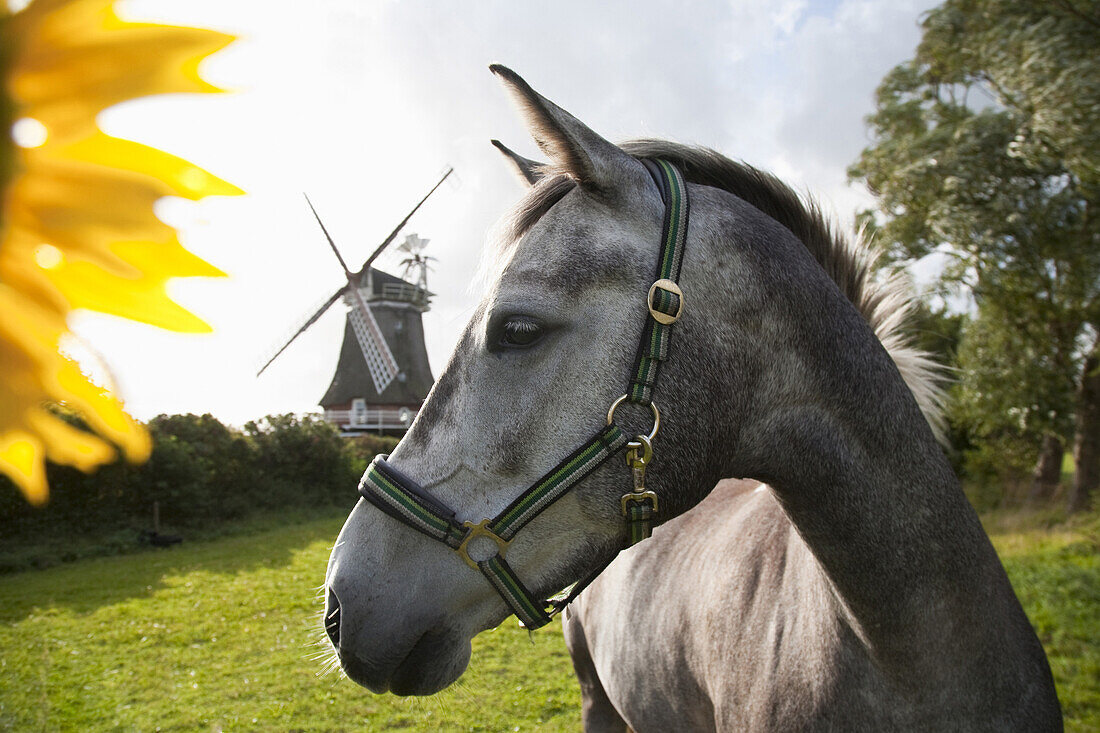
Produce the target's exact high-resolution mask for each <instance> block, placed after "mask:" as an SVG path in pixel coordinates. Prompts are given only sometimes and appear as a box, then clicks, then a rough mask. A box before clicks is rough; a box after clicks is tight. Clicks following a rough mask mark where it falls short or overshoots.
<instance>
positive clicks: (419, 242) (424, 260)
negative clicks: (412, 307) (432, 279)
mask: <svg viewBox="0 0 1100 733" xmlns="http://www.w3.org/2000/svg"><path fill="white" fill-rule="evenodd" d="M430 241H431V240H430V239H424V238H422V237H420V236H418V235H416V234H410V235H409V236H407V237H405V241H404V242H402V243H401V244H399V245H397V251H398V252H402V253H404V254H406V255H408V257H406V258H405V259H403V260H401V266H402V267H404V268H405V271H404V272H403V273H402V274H401V278H402V279H403V280H406V281H407V280H408V279H409V276H410V275H412V274H414V273H415V275H416V286H417V287H421V288H424V289H425V290H427V289H428V270H429V269H431V268H430V267H429V265H428V262H429V261H435V257H428V256H425V255H424V254H423V252H424V249H425V248H426V247H427V246H428V242H430Z"/></svg>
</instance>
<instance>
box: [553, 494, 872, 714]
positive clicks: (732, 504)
mask: <svg viewBox="0 0 1100 733" xmlns="http://www.w3.org/2000/svg"><path fill="white" fill-rule="evenodd" d="M566 633H567V639H568V640H570V647H571V649H570V650H571V653H573V655H574V661H575V664H576V662H577V658H578V657H582V658H583V663H584V664H585V665H587V669H588V670H589V672H590V673H594V674H595V675H597V676H598V678H599V681H600V683H601V686H602V688H601V689H602V690H603V691H604V692H605V693H606V696H607V698H608V700H609V701H610V702H611V703H612V704H613V705H614V706H615V708H616V710H618V711H619V713H620V714H621V715H622V716H623V717H624V718H625V720H626V721H628V722H630V723H631V724H632V725H633V726H634V727H635V728H636V729H648V728H650V727H653V728H657V729H659V728H661V727H662V726H670V727H671V728H682V727H684V726H686V725H688V724H690V727H692V729H699V730H706V729H708V728H715V727H717V728H718V729H723V730H733V729H745V728H757V729H759V728H781V727H784V726H790V727H795V728H801V727H806V726H807V724H811V723H812V718H813V716H814V715H816V714H817V713H816V711H818V710H820V709H821V705H822V703H824V702H825V701H826V700H829V699H830V697H831V695H832V694H833V691H834V690H835V689H836V687H837V686H836V685H835V684H834V678H835V676H836V674H837V671H838V670H844V669H848V668H850V669H852V670H856V669H858V668H859V667H860V660H861V659H862V661H863V662H866V656H865V655H862V656H861V652H860V649H859V646H860V642H859V639H858V637H857V635H856V634H854V633H853V631H852V630H851V628H850V627H849V626H848V625H847V623H846V620H845V618H844V610H843V607H842V606H841V604H840V603H839V602H838V600H837V598H836V596H835V594H834V593H833V592H832V589H831V587H830V586H829V584H828V582H827V580H826V579H825V578H824V575H823V574H822V572H821V570H820V567H819V566H818V565H817V563H816V561H814V559H813V556H812V555H811V554H810V552H809V550H808V549H807V548H806V546H805V543H803V542H802V541H801V539H800V538H799V537H798V535H797V533H796V532H795V530H794V528H793V526H792V525H791V524H790V522H789V520H788V519H787V518H786V515H785V514H784V513H783V511H782V509H781V508H780V507H779V505H778V502H777V501H776V500H775V498H774V496H773V495H772V493H771V492H770V491H769V490H768V489H767V487H764V486H761V485H760V484H759V483H758V482H755V481H734V480H726V481H723V482H720V483H719V484H718V486H717V487H716V488H715V490H714V491H713V492H712V493H711V494H710V495H709V496H708V497H707V498H706V499H705V500H704V501H703V502H701V503H700V504H699V505H698V506H697V507H696V508H694V509H692V510H691V511H689V512H687V513H685V514H684V515H682V516H680V517H678V518H676V519H674V520H671V521H669V522H667V523H666V524H664V525H662V526H661V527H660V528H658V529H657V531H656V532H654V535H653V537H652V538H651V539H650V540H648V541H646V542H644V543H642V544H640V545H638V546H637V547H635V548H632V549H631V550H628V551H626V552H624V553H622V555H620V557H619V558H618V559H616V561H615V562H614V563H612V565H611V566H610V567H609V568H608V569H607V571H605V572H604V574H603V575H601V577H600V579H599V580H597V581H596V582H595V583H594V584H593V585H592V586H591V587H590V588H589V589H588V590H587V591H585V592H584V593H583V594H582V595H581V597H580V598H579V599H578V602H577V603H576V604H575V607H574V608H572V609H571V612H570V614H569V617H568V619H567V621H566ZM844 645H848V646H852V647H854V648H852V649H846V648H842V647H843V646H844ZM841 657H844V658H847V664H841V665H840V666H837V665H836V662H837V661H838V658H841ZM811 727H812V725H811ZM671 728H670V729H671Z"/></svg>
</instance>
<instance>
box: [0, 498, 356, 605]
mask: <svg viewBox="0 0 1100 733" xmlns="http://www.w3.org/2000/svg"><path fill="white" fill-rule="evenodd" d="M337 512H338V513H337ZM345 516H346V511H344V510H334V511H333V512H332V513H330V514H329V516H326V517H324V518H321V519H317V518H312V519H309V520H306V521H303V520H301V518H299V517H297V516H290V517H284V518H282V521H279V519H278V518H274V517H268V518H265V520H264V521H260V522H259V523H257V522H253V523H251V524H250V525H248V526H246V527H245V528H242V530H241V533H239V534H234V535H232V536H229V537H222V538H219V539H210V540H205V541H195V542H184V543H183V544H181V545H175V546H173V547H167V548H153V549H151V550H149V551H145V552H138V553H135V554H128V555H116V556H111V557H98V558H92V559H87V560H80V561H76V562H72V563H66V564H64V565H59V566H55V567H51V568H46V569H44V570H31V571H26V572H20V573H13V574H9V575H2V576H0V623H15V622H18V621H21V620H23V619H25V618H26V617H28V616H30V615H34V614H37V613H47V614H48V613H51V612H53V610H54V609H58V610H67V611H71V612H74V613H77V614H86V613H92V612H94V611H95V610H96V609H98V608H100V607H102V606H109V605H115V604H119V603H125V602H126V601H128V600H130V599H138V598H146V597H148V596H151V595H153V594H154V593H156V592H157V591H159V590H161V589H163V588H166V587H167V585H168V582H167V581H168V579H170V578H173V577H177V576H183V575H196V577H195V579H194V581H192V582H195V581H198V582H201V578H202V574H204V573H208V574H212V575H235V574H239V573H244V572H250V571H254V570H257V569H260V568H265V567H268V568H273V569H274V568H281V567H285V566H286V565H287V564H288V563H290V562H291V561H292V560H293V559H294V556H295V555H296V553H298V552H299V551H301V550H303V549H305V548H306V547H308V546H310V545H312V544H314V543H317V542H328V543H332V542H334V541H335V540H336V535H337V533H338V531H339V529H340V525H341V523H342V522H343V519H344V517H345ZM323 572H324V569H323V568H321V570H320V572H319V573H318V576H317V579H316V583H317V584H320V583H321V582H322V581H323Z"/></svg>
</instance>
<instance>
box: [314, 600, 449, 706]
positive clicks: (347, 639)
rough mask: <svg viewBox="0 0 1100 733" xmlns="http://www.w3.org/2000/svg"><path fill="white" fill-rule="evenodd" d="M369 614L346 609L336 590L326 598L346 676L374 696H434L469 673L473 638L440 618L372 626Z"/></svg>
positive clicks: (328, 628) (330, 632)
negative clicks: (395, 625)
mask: <svg viewBox="0 0 1100 733" xmlns="http://www.w3.org/2000/svg"><path fill="white" fill-rule="evenodd" d="M369 616H370V614H369V613H368V614H358V617H357V614H356V613H355V611H354V610H353V609H349V608H347V607H345V606H344V605H343V604H342V603H341V602H340V598H339V596H338V595H337V593H336V591H335V590H333V588H332V587H331V586H329V587H328V590H327V594H326V600H325V634H326V635H327V636H328V639H329V641H330V642H331V643H332V646H333V649H335V650H336V655H337V657H338V658H339V660H340V667H341V668H342V669H343V670H344V673H345V674H347V676H348V677H349V678H350V679H351V680H352V681H353V682H355V683H356V684H358V685H360V686H362V687H365V688H367V689H368V690H370V691H371V692H373V693H376V694H383V693H386V692H392V693H393V694H395V695H432V694H435V693H436V692H439V691H440V690H442V689H444V688H445V687H447V686H448V685H450V684H451V683H453V682H454V681H455V680H457V679H458V678H459V677H461V676H462V673H463V672H465V671H466V666H467V665H468V664H469V662H470V639H469V638H465V637H463V636H462V635H460V634H458V633H456V632H455V631H453V630H451V629H449V628H448V627H447V626H445V625H444V624H442V623H441V619H422V620H420V623H409V619H394V618H391V619H390V621H391V622H398V621H400V622H401V628H400V629H397V628H394V626H393V623H372V622H371V621H370V620H369Z"/></svg>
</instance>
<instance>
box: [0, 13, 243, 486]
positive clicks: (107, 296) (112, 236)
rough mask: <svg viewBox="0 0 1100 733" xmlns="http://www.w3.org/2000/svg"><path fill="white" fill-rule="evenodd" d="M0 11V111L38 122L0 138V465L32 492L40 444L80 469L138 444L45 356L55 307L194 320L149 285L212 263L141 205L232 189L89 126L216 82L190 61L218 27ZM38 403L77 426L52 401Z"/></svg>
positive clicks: (160, 287)
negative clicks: (36, 134) (115, 110)
mask: <svg viewBox="0 0 1100 733" xmlns="http://www.w3.org/2000/svg"><path fill="white" fill-rule="evenodd" d="M0 15H2V11H0ZM3 20H4V23H3V24H0V46H2V47H3V49H4V51H5V53H4V54H3V56H4V58H3V59H0V60H2V61H4V62H5V64H6V65H5V66H0V72H4V74H5V76H4V77H3V78H0V95H5V94H10V95H11V99H10V100H6V99H4V98H2V97H0V110H3V111H5V112H6V111H7V110H8V109H9V108H10V107H12V106H14V114H15V116H16V117H32V118H34V119H36V120H38V121H39V122H41V123H42V124H43V125H45V127H46V133H47V135H46V139H45V141H44V142H43V143H42V144H41V145H39V146H38V147H34V148H30V149H25V150H18V151H16V150H13V149H12V148H11V146H10V143H8V142H6V141H5V140H4V138H3V137H0V161H3V162H4V166H5V168H4V171H3V172H4V173H5V174H6V173H7V168H6V166H7V165H8V163H9V162H10V163H11V172H12V175H13V178H11V179H10V180H9V181H0V182H3V183H5V184H6V190H4V191H3V196H2V197H0V205H2V206H3V211H2V213H0V224H2V229H0V313H2V314H3V318H0V373H2V374H3V379H0V473H4V474H5V475H7V476H9V477H10V478H11V479H12V480H14V481H15V482H16V484H17V485H18V486H19V487H20V488H21V489H22V490H23V492H24V494H25V495H26V497H27V498H28V500H29V501H31V502H33V503H36V504H40V503H42V502H44V501H45V500H46V497H47V486H46V474H45V466H44V461H45V460H46V458H47V457H48V458H49V459H50V460H53V461H56V462H59V463H66V464H70V465H74V466H77V467H78V468H81V469H83V470H89V469H91V468H92V467H94V466H96V465H100V464H102V463H104V462H106V461H109V460H111V459H112V457H113V456H114V455H115V454H116V447H117V448H121V449H122V451H123V452H124V453H125V454H126V456H127V457H128V458H129V459H130V460H133V461H141V460H144V459H145V458H146V457H147V456H148V455H149V452H150V450H151V443H150V440H149V436H148V434H147V433H146V432H145V430H144V428H143V427H142V426H141V425H140V424H139V423H137V422H136V421H134V420H133V419H132V418H131V417H130V416H129V415H127V414H126V412H125V411H124V410H123V407H122V404H121V403H120V402H119V401H118V399H117V398H116V397H115V396H114V395H112V394H111V393H110V392H108V391H105V390H103V389H102V388H100V387H99V386H97V385H95V384H94V383H92V382H91V381H90V380H89V379H88V378H87V377H86V376H85V375H84V374H82V373H81V372H80V368H79V366H78V365H77V364H76V363H74V362H73V361H71V360H70V359H68V358H66V357H64V356H62V355H61V354H60V352H59V347H60V344H61V342H62V339H63V338H64V337H65V336H66V335H67V334H68V327H67V324H66V317H67V315H68V313H69V312H70V309H73V308H86V309H92V310H97V311H101V312H103V313H110V314H114V315H118V316H122V317H124V318H129V319H132V320H135V321H141V322H144V323H150V324H153V325H157V326H161V327H164V328H169V329H174V330H180V331H207V330H209V326H207V325H206V324H205V323H204V322H203V321H202V320H201V319H199V318H198V317H197V316H195V315H193V314H191V313H190V312H188V311H187V310H185V309H184V308H182V307H181V306H179V305H177V304H176V303H174V302H173V301H172V300H171V299H170V298H169V297H168V294H167V291H166V289H165V288H166V284H167V282H168V280H170V279H171V278H174V277H192V276H217V275H221V274H222V273H221V271H220V270H218V269H217V268H216V267H214V266H212V265H209V264H207V263H206V262H204V261H202V260H201V259H199V258H198V257H196V256H195V255H193V254H191V253H190V252H188V251H187V250H186V249H184V248H183V246H182V245H181V244H180V242H179V239H178V237H177V235H176V232H175V230H174V229H172V228H171V227H170V226H168V225H167V224H165V223H163V222H162V221H160V220H159V219H158V218H157V217H156V215H155V213H154V211H153V205H154V204H155V202H156V201H157V200H158V199H160V198H162V197H164V196H181V197H184V198H188V199H191V200H197V199H199V198H202V197H204V196H211V195H236V194H240V193H242V192H241V190H240V189H238V188H237V187H235V186H233V185H232V184H229V183H226V182H225V181H222V180H221V179H219V178H216V177H215V176H212V175H211V174H209V173H207V172H206V171H204V170H202V169H201V168H199V167H197V166H194V165H192V164H191V163H189V162H187V161H185V160H182V159H181V158H178V157H176V156H173V155H170V154H168V153H164V152H161V151H159V150H156V149H154V148H150V147H148V146H145V145H141V144H139V143H135V142H130V141H128V140H120V139H118V138H114V137H111V136H109V135H105V134H104V133H102V132H101V131H100V130H99V129H98V128H97V127H96V122H95V118H96V115H97V114H98V113H99V112H100V111H101V110H103V109H104V108H106V107H109V106H111V105H113V104H116V103H118V102H121V101H123V100H126V99H131V98H134V97H140V96H146V95H150V94H165V93H178V92H212V91H220V90H219V89H218V88H217V87H215V86H213V85H211V84H209V83H207V82H206V81H204V80H203V79H202V78H201V76H200V75H199V73H198V68H199V64H200V62H201V61H202V60H203V59H204V58H206V57H207V56H209V55H210V54H211V53H213V52H215V51H217V50H218V49H220V48H223V47H224V46H226V45H227V44H228V43H230V42H231V41H232V40H233V38H232V37H231V36H227V35H225V34H222V33H215V32H212V31H206V30H202V29H196V28H178V27H173V26H161V25H155V24H150V23H132V22H128V21H123V20H121V19H120V18H119V17H118V15H117V14H116V13H115V11H114V3H113V2H112V1H111V0H33V2H31V3H30V4H29V5H28V6H27V7H26V8H24V9H23V10H22V11H20V12H18V13H15V14H14V15H11V16H8V17H5V18H3ZM9 103H10V104H9ZM51 403H56V404H61V405H64V406H66V407H67V408H68V409H71V410H73V411H74V412H75V413H76V414H78V415H80V417H81V418H82V419H83V420H84V423H85V424H86V425H87V426H88V427H89V429H90V430H91V431H93V432H92V433H88V432H85V431H82V430H80V429H78V428H75V427H73V426H72V425H69V424H68V423H67V422H66V421H65V420H63V419H61V418H59V417H58V416H57V415H55V414H53V412H52V411H51V410H49V409H47V408H46V407H45V406H46V405H48V404H51Z"/></svg>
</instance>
